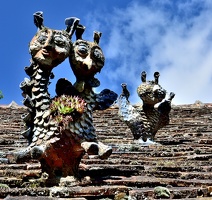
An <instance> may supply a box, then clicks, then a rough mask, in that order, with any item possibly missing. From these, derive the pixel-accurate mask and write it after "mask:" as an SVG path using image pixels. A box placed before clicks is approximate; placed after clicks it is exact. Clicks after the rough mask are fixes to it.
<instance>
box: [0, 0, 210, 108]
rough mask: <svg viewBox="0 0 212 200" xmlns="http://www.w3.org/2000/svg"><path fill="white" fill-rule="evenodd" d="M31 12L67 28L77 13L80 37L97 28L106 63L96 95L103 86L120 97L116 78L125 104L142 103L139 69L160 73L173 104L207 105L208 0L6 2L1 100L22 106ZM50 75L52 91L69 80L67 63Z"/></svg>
mask: <svg viewBox="0 0 212 200" xmlns="http://www.w3.org/2000/svg"><path fill="white" fill-rule="evenodd" d="M36 11H43V12H44V25H45V26H47V27H50V28H53V29H65V24H64V20H65V18H67V17H70V16H75V17H78V18H80V23H81V24H82V25H84V26H86V31H85V33H84V34H83V36H84V37H83V38H84V39H86V40H92V37H93V31H95V30H97V31H101V32H102V38H101V40H100V46H101V48H102V50H103V52H104V54H105V58H106V62H105V66H104V68H103V69H102V71H101V73H100V74H98V75H97V78H99V80H100V82H101V85H100V87H98V88H97V89H96V92H97V93H98V92H100V91H101V90H102V89H104V88H109V89H111V90H113V91H115V92H116V93H118V94H120V93H121V86H120V85H121V83H127V85H128V89H129V90H130V93H131V96H130V101H131V102H132V103H137V102H141V100H140V99H139V98H138V96H137V94H136V89H137V86H138V85H139V84H140V83H141V79H140V72H141V71H143V70H145V71H146V72H147V79H150V80H152V79H153V73H154V72H155V71H159V72H160V74H161V76H160V80H159V83H160V84H161V85H162V86H163V87H164V88H165V89H166V90H167V91H168V92H172V91H173V92H174V93H175V94H176V96H175V98H174V100H173V103H174V104H190V103H194V102H195V101H196V100H200V101H201V102H204V103H211V102H212V92H211V91H212V90H211V87H212V23H211V18H212V1H210V0H175V1H173V0H160V1H158V0H149V1H146V0H137V1H136V0H131V1H129V0H115V1H114V0H106V1H99V0H77V1H70V0H61V1H56V0H52V1H49V0H42V1H41V0H30V1H29V0H17V1H15V0H7V1H2V2H1V7H0V21H1V31H0V38H1V48H0V58H1V64H0V90H1V91H2V92H3V95H4V98H3V99H1V100H0V104H9V103H10V102H11V101H15V102H16V103H17V104H20V105H22V100H23V97H22V96H21V90H20V89H19V84H20V83H21V81H22V80H23V79H24V78H25V77H27V75H26V74H25V71H24V67H25V66H29V64H30V62H29V60H30V54H29V50H28V44H29V42H30V40H31V39H32V37H33V36H34V34H35V33H36V31H37V28H36V27H35V25H34V23H33V13H34V12H36ZM73 39H74V40H75V38H73ZM53 72H54V74H55V79H54V80H53V81H52V83H51V85H50V87H49V91H50V94H51V95H52V96H54V95H55V93H54V89H55V84H56V81H57V80H58V79H59V78H62V77H63V78H67V79H69V80H70V81H71V82H72V83H73V82H75V77H74V76H73V73H72V70H71V68H70V67H69V63H68V60H66V61H65V62H64V63H62V64H60V65H59V66H58V67H57V68H55V69H54V70H53Z"/></svg>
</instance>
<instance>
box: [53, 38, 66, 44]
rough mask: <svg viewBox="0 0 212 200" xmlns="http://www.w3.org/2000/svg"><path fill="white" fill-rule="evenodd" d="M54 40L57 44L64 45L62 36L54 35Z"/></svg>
mask: <svg viewBox="0 0 212 200" xmlns="http://www.w3.org/2000/svg"><path fill="white" fill-rule="evenodd" d="M54 42H55V44H56V45H58V46H65V41H64V39H63V38H62V37H59V36H56V37H55V38H54Z"/></svg>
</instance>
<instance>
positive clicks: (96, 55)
mask: <svg viewBox="0 0 212 200" xmlns="http://www.w3.org/2000/svg"><path fill="white" fill-rule="evenodd" d="M91 56H92V58H93V59H94V60H99V61H100V60H101V61H104V56H103V53H102V51H101V50H100V49H98V48H95V49H93V50H92V55H91Z"/></svg>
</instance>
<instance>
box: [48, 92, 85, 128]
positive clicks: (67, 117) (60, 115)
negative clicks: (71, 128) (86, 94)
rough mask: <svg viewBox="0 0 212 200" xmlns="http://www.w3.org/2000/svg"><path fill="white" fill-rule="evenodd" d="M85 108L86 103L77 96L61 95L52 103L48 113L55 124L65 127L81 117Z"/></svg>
mask: <svg viewBox="0 0 212 200" xmlns="http://www.w3.org/2000/svg"><path fill="white" fill-rule="evenodd" d="M85 106H86V102H85V101H84V100H83V99H81V98H79V97H77V96H68V95H62V96H60V97H57V98H55V99H54V100H53V101H52V103H51V105H50V112H51V115H52V117H53V118H54V119H55V120H56V122H57V123H58V124H59V125H61V126H63V127H65V126H66V125H68V123H70V122H71V121H74V120H77V119H78V118H79V117H80V116H81V115H82V113H83V112H84V110H85Z"/></svg>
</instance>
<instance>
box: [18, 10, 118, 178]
mask: <svg viewBox="0 0 212 200" xmlns="http://www.w3.org/2000/svg"><path fill="white" fill-rule="evenodd" d="M34 23H35V25H36V26H37V28H38V32H37V33H36V35H35V36H34V37H33V39H32V40H31V42H30V44H29V49H30V53H31V55H32V60H31V65H30V66H29V67H26V68H25V71H26V73H27V75H28V76H29V77H30V79H28V78H25V79H24V81H23V82H22V83H21V84H20V88H21V89H22V90H23V93H22V94H23V96H24V100H23V104H24V105H25V106H27V108H28V111H29V113H28V114H27V115H25V116H24V117H23V120H24V121H25V123H26V126H27V130H26V131H24V132H23V133H22V134H23V135H24V136H25V137H26V138H27V139H28V141H29V146H28V147H27V148H26V149H25V150H24V151H21V152H18V153H17V155H16V157H17V161H19V162H21V161H23V160H27V159H31V158H33V159H38V160H39V161H40V163H41V167H42V170H43V172H46V173H47V174H48V176H49V180H51V179H52V180H53V179H55V178H56V177H66V176H74V177H78V168H79V164H80V160H81V158H82V156H83V155H84V154H85V153H88V154H96V155H98V156H99V158H100V159H107V158H108V157H109V156H110V154H111V153H112V148H111V147H109V146H107V145H104V144H103V143H101V142H100V141H99V140H98V139H97V135H96V133H95V129H94V126H93V121H92V112H93V110H95V109H106V108H108V107H109V106H110V105H111V104H112V103H113V102H114V101H115V100H116V98H117V94H116V93H114V92H112V91H110V90H109V89H105V90H103V91H102V92H101V93H100V94H96V93H94V92H93V89H92V88H93V87H98V86H99V85H100V82H99V80H97V79H96V78H95V77H94V76H95V74H96V73H97V72H100V70H101V69H102V67H103V66H104V55H103V52H102V50H101V48H100V47H99V45H98V43H99V39H100V36H101V33H98V32H95V34H94V41H93V42H90V41H85V40H83V39H82V33H83V31H84V27H83V26H82V25H80V24H79V19H78V18H73V17H72V18H67V19H66V20H65V24H66V26H67V28H66V30H54V29H50V28H47V27H45V26H44V25H43V13H42V12H36V13H35V14H34ZM75 31H76V37H77V40H76V41H75V42H74V43H72V41H71V37H72V35H73V34H74V32H75ZM67 57H69V60H70V64H71V67H72V70H73V72H74V74H75V76H76V83H75V84H72V83H71V82H70V81H68V80H67V79H65V78H61V79H59V80H58V82H57V84H56V93H57V96H56V97H54V98H53V99H51V98H50V95H49V93H48V85H49V80H50V78H53V77H54V75H53V73H52V69H53V68H54V67H56V66H58V65H59V64H60V63H62V62H63V61H64V60H65V59H66V58H67Z"/></svg>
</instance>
